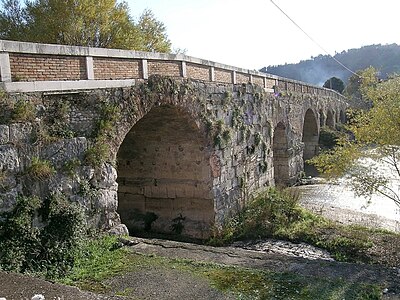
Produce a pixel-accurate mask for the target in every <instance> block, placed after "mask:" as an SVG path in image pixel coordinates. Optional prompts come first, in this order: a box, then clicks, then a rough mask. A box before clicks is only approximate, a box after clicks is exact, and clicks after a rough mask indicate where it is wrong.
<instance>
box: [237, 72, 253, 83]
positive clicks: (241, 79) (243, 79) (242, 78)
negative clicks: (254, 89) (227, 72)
mask: <svg viewBox="0 0 400 300" xmlns="http://www.w3.org/2000/svg"><path fill="white" fill-rule="evenodd" d="M249 82H250V75H249V74H242V73H236V83H239V84H240V83H249Z"/></svg>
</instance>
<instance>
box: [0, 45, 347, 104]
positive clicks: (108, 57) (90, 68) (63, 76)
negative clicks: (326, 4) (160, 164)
mask: <svg viewBox="0 0 400 300" xmlns="http://www.w3.org/2000/svg"><path fill="white" fill-rule="evenodd" d="M155 74H159V75H166V76H171V77H177V78H190V79H193V80H202V81H205V82H220V83H229V84H242V83H249V82H250V83H254V84H257V85H260V86H262V87H264V88H265V89H266V90H268V91H271V92H273V91H274V90H279V91H288V92H301V93H310V94H317V95H327V96H331V97H334V98H338V99H343V96H342V95H340V94H339V93H337V92H335V91H332V90H329V89H325V88H321V87H317V86H313V85H309V84H306V83H304V82H300V81H296V80H291V79H287V78H283V77H279V76H275V75H271V74H266V73H262V72H258V71H254V70H247V69H242V68H236V67H232V66H228V65H224V64H220V63H216V62H212V61H208V60H202V59H199V58H194V57H190V56H186V55H182V54H176V55H174V54H165V53H150V52H139V51H130V50H118V49H104V48H90V47H78V46H66V45H51V44H37V43H27V42H16V41H7V40H0V87H1V86H2V87H3V88H4V89H5V90H6V91H8V92H39V91H67V90H80V89H94V88H110V87H125V86H130V85H132V84H134V82H135V80H138V79H142V80H143V79H148V78H149V76H151V75H155Z"/></svg>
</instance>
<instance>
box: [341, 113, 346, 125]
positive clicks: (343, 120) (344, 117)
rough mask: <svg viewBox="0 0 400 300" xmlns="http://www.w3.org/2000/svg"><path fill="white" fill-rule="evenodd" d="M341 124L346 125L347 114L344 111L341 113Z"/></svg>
mask: <svg viewBox="0 0 400 300" xmlns="http://www.w3.org/2000/svg"><path fill="white" fill-rule="evenodd" d="M340 123H343V124H344V123H346V113H345V112H344V111H343V110H341V111H340Z"/></svg>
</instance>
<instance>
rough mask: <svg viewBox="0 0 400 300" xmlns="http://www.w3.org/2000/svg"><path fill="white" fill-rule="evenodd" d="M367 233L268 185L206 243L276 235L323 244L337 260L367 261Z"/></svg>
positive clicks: (290, 239)
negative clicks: (338, 221)
mask: <svg viewBox="0 0 400 300" xmlns="http://www.w3.org/2000/svg"><path fill="white" fill-rule="evenodd" d="M369 234H370V231H368V229H364V228H363V229H360V228H355V227H351V226H347V227H346V226H341V225H338V224H335V223H333V222H330V221H329V220H327V219H325V218H323V217H320V216H317V215H315V214H313V213H311V212H309V211H307V210H305V209H303V208H301V207H300V206H299V205H298V196H297V195H293V194H292V193H291V192H290V190H284V191H277V190H275V189H270V190H268V191H266V192H265V193H262V194H260V195H259V196H257V197H256V198H255V199H254V200H253V201H252V202H250V203H249V204H248V205H247V207H245V208H244V209H243V210H242V211H241V212H239V213H238V214H237V215H236V216H233V217H232V218H231V219H229V220H228V221H227V222H226V224H224V226H223V228H222V229H221V230H218V231H216V232H215V233H214V236H213V237H212V238H211V239H210V240H209V243H210V244H214V245H224V244H228V243H230V242H232V241H234V240H244V239H257V238H278V239H284V240H289V241H292V242H306V243H309V244H311V245H314V246H317V247H320V248H324V249H326V250H328V251H329V252H330V253H331V255H333V256H334V257H335V259H337V260H341V261H352V262H353V261H362V262H370V260H371V258H370V257H369V256H368V255H367V249H369V248H370V247H371V246H373V243H372V242H371V241H370V239H369Z"/></svg>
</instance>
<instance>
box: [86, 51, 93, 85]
mask: <svg viewBox="0 0 400 300" xmlns="http://www.w3.org/2000/svg"><path fill="white" fill-rule="evenodd" d="M86 76H87V79H88V80H94V67H93V57H92V56H86Z"/></svg>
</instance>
